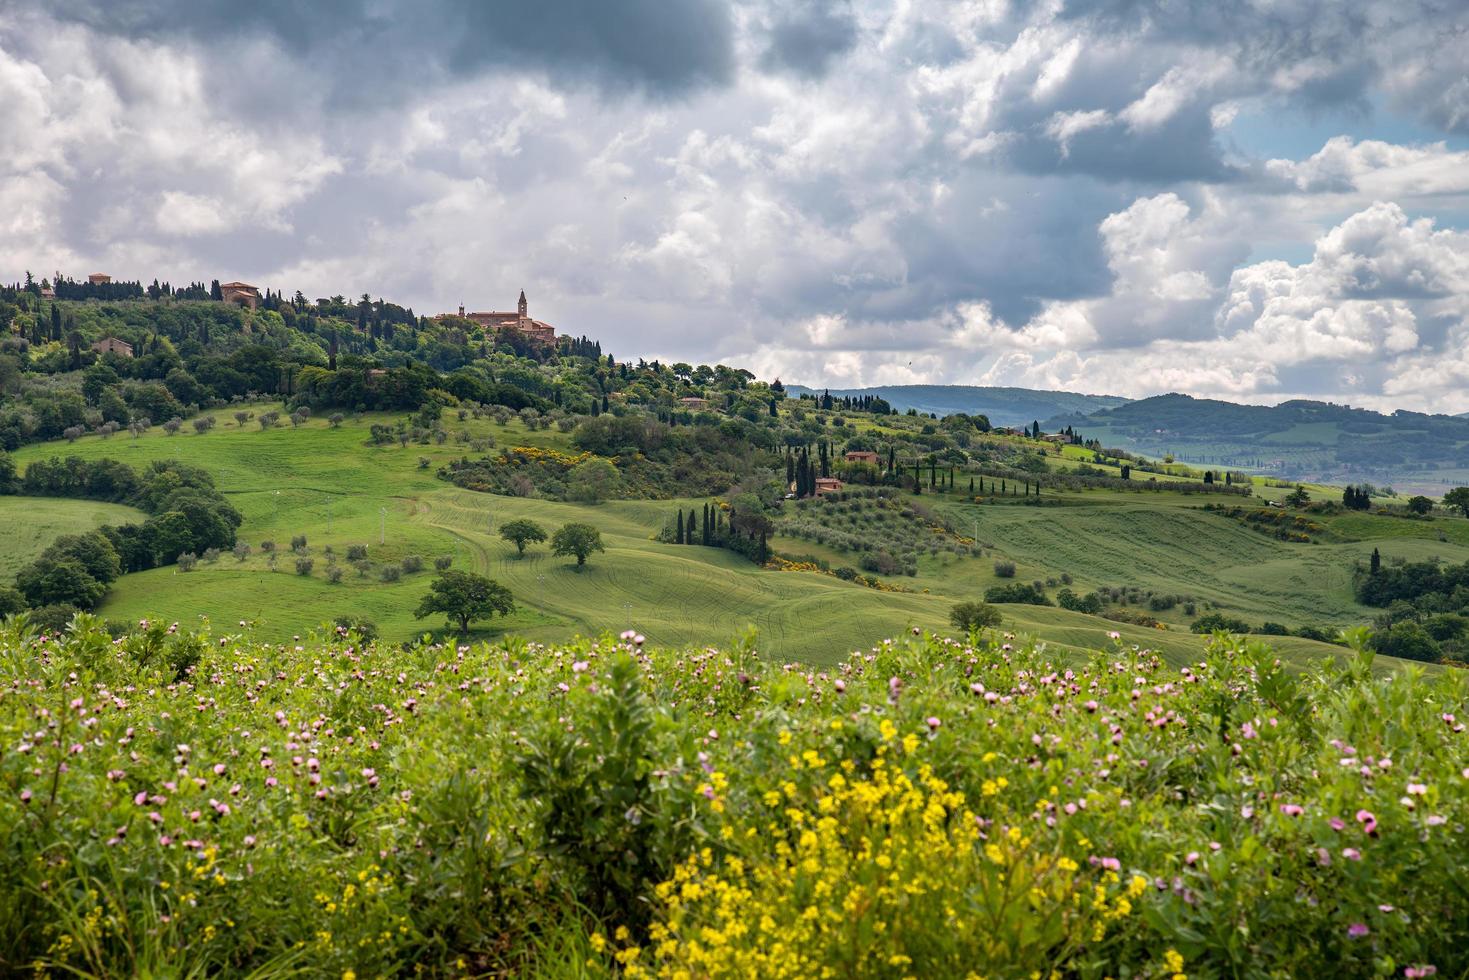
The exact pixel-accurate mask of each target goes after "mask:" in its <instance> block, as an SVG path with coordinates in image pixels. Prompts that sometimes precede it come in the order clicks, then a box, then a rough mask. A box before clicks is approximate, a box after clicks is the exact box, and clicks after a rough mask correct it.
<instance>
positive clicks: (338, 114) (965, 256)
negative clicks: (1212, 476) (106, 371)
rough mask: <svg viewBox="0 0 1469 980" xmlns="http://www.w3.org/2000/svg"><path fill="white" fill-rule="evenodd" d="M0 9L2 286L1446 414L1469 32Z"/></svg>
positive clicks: (104, 4) (1465, 243)
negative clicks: (132, 290)
mask: <svg viewBox="0 0 1469 980" xmlns="http://www.w3.org/2000/svg"><path fill="white" fill-rule="evenodd" d="M0 10H4V12H5V14H6V15H7V16H0V132H7V133H9V134H15V138H14V139H12V141H11V142H10V143H8V144H7V150H8V151H9V152H8V153H7V154H6V155H4V158H3V159H0V262H3V263H4V264H5V265H6V266H7V267H14V269H15V270H16V271H13V272H11V273H0V276H3V277H5V278H16V277H18V275H19V271H20V270H23V269H25V268H28V267H29V268H32V269H42V270H49V269H57V268H59V269H63V270H66V271H68V272H71V273H78V272H85V271H90V270H91V269H93V268H100V269H106V270H108V271H112V272H114V273H117V274H123V275H129V276H139V275H141V276H143V277H144V278H145V279H149V278H151V277H152V276H153V275H158V276H160V277H161V278H171V279H172V280H173V281H175V282H179V281H188V280H191V279H197V278H200V277H201V276H202V277H203V278H205V279H208V278H212V277H215V276H227V277H230V278H245V279H250V280H252V281H256V282H259V283H261V284H262V285H265V286H269V287H272V288H280V289H285V290H287V291H291V290H294V289H296V288H300V289H302V290H303V291H305V292H307V293H308V295H312V296H319V295H331V294H333V293H345V294H349V295H355V294H357V293H359V292H362V291H370V292H372V293H374V294H380V295H383V296H386V297H387V298H390V299H393V300H394V301H397V302H402V303H405V304H410V305H413V306H414V307H415V308H416V309H418V310H419V311H420V312H434V311H437V310H439V309H450V308H452V307H453V306H454V304H455V303H457V302H460V301H464V302H467V303H469V304H490V305H492V306H493V305H495V304H502V303H505V302H509V301H510V298H511V297H513V296H514V295H515V291H516V290H517V289H519V288H520V287H522V286H523V287H525V288H526V290H527V293H528V295H529V296H530V298H531V301H532V303H533V304H534V306H535V309H536V310H537V313H538V315H543V316H545V317H546V318H547V319H548V320H549V321H550V322H553V323H555V324H556V325H557V326H558V327H561V328H564V329H566V330H568V331H570V332H573V333H586V334H588V335H592V336H596V337H598V339H600V340H602V341H603V342H604V343H605V344H607V346H608V348H609V349H611V350H616V351H617V352H618V353H619V354H620V355H626V354H629V353H635V354H646V355H649V356H660V357H668V358H673V359H688V358H710V357H714V358H723V359H725V360H726V361H727V362H728V363H739V364H745V365H748V366H750V367H752V368H755V369H758V370H761V371H762V372H767V373H771V374H781V375H783V376H784V378H785V380H787V381H803V382H815V383H826V382H830V383H833V384H835V383H838V382H842V383H861V382H875V381H883V382H894V381H907V382H921V381H956V382H980V381H983V382H988V383H1003V384H1027V385H1032V386H1040V387H1058V386H1059V387H1066V386H1071V387H1077V386H1079V387H1082V388H1085V389H1087V390H1103V389H1107V390H1115V391H1118V392H1122V393H1128V394H1139V393H1147V392H1148V391H1152V390H1155V389H1156V390H1168V389H1170V388H1178V389H1188V390H1192V391H1197V392H1206V393H1209V394H1214V395H1224V396H1226V397H1265V396H1269V395H1271V394H1273V393H1279V392H1292V391H1294V392H1318V391H1319V392H1320V393H1323V394H1327V393H1331V392H1332V391H1333V390H1334V389H1333V385H1336V386H1337V389H1339V390H1342V391H1347V392H1348V393H1350V394H1351V396H1352V398H1353V401H1354V402H1357V401H1362V400H1364V399H1367V398H1370V397H1377V398H1380V399H1387V398H1397V397H1399V395H1398V394H1397V393H1398V392H1402V391H1410V392H1412V397H1413V399H1416V400H1417V403H1418V404H1425V403H1428V401H1429V400H1431V399H1433V398H1444V399H1449V400H1450V401H1449V402H1445V404H1448V403H1450V402H1451V403H1452V404H1454V405H1456V406H1458V407H1459V408H1460V409H1469V395H1459V394H1457V392H1459V391H1461V390H1462V388H1463V385H1462V378H1463V377H1469V300H1466V299H1464V297H1469V280H1466V275H1469V258H1466V257H1469V236H1466V235H1464V233H1462V232H1460V231H1458V230H1457V229H1458V228H1460V227H1463V224H1464V221H1465V217H1464V216H1465V215H1469V176H1466V175H1469V162H1466V161H1469V151H1466V150H1464V149H1463V148H1462V147H1461V146H1460V145H1459V142H1458V140H1457V134H1460V133H1466V132H1469V2H1466V0H1352V2H1346V0H1057V3H1056V4H1042V3H1031V2H1010V3H969V4H961V3H954V2H952V0H610V2H609V0H597V2H593V0H542V2H538V3H519V4H517V3H511V2H507V0H419V2H411V3H410V2H408V0H317V2H313V3H299V2H295V0H292V2H287V0H259V2H251V3H239V2H225V0H53V2H52V3H49V4H46V3H43V2H42V0H0ZM12 11H14V13H15V16H8V15H9V14H11V12H12ZM83 94H84V95H83ZM1343 107H1345V108H1346V109H1347V110H1348V111H1346V112H1343V111H1341V110H1342V109H1343ZM1353 108H1357V109H1359V110H1360V111H1359V112H1356V113H1353V112H1351V111H1350V110H1351V109H1353ZM1322 109H1329V111H1324V112H1323V111H1320V110H1322ZM1272 114H1273V115H1278V116H1280V117H1281V118H1282V119H1287V120H1289V119H1301V120H1304V119H1311V118H1331V119H1338V120H1348V121H1347V122H1346V123H1344V124H1343V125H1344V126H1345V130H1344V131H1342V132H1340V133H1339V134H1338V135H1336V136H1335V138H1333V139H1330V140H1329V141H1328V142H1327V143H1326V144H1325V145H1324V146H1322V147H1321V148H1320V150H1319V152H1318V151H1316V149H1315V148H1314V147H1308V148H1306V149H1305V150H1302V148H1301V147H1300V146H1298V145H1291V144H1289V143H1288V142H1287V141H1282V142H1281V144H1280V145H1279V146H1278V147H1276V146H1270V145H1268V144H1267V146H1266V147H1264V148H1262V147H1261V146H1260V145H1258V144H1259V142H1260V141H1261V140H1262V139H1264V140H1267V141H1268V140H1269V139H1271V138H1272V137H1270V136H1269V135H1268V134H1267V135H1266V136H1264V137H1261V136H1259V135H1258V134H1254V135H1250V136H1247V134H1249V133H1251V131H1250V130H1249V129H1248V128H1247V127H1250V126H1252V125H1253V123H1254V121H1255V120H1259V119H1261V118H1263V117H1266V116H1269V115H1272ZM1409 116H1411V117H1412V119H1413V120H1415V121H1416V122H1417V123H1418V124H1420V125H1419V128H1420V129H1426V130H1427V132H1429V133H1432V134H1434V135H1431V136H1429V137H1428V139H1430V140H1436V139H1437V138H1439V137H1440V136H1441V137H1443V138H1444V140H1445V142H1442V143H1439V142H1413V143H1405V142H1393V141H1392V139H1393V137H1392V136H1391V135H1390V134H1391V133H1393V132H1395V131H1397V132H1400V131H1401V124H1402V123H1403V122H1405V121H1407V117H1409ZM1236 120H1239V122H1236ZM1351 120H1356V121H1357V122H1359V123H1360V125H1357V124H1356V123H1353V122H1351ZM1384 120H1387V121H1389V122H1390V124H1391V126H1392V128H1390V129H1389V130H1388V131H1387V133H1385V134H1378V133H1374V131H1373V128H1372V127H1373V126H1374V125H1376V124H1377V123H1378V122H1382V121H1384ZM1266 128H1268V127H1266ZM1379 135H1381V137H1382V138H1374V137H1376V136H1379ZM1277 156H1280V157H1290V158H1289V159H1275V157H1277ZM1433 220H1437V222H1438V223H1437V224H1433V223H1432V222H1433ZM1313 242H1315V243H1316V245H1317V257H1315V258H1309V259H1308V257H1309V256H1311V254H1312V250H1311V245H1312V243H1313ZM1281 256H1291V259H1290V260H1289V261H1285V260H1284V259H1282V258H1281ZM1354 385H1355V386H1356V387H1355V388H1354V387H1352V386H1354ZM1425 393H1428V394H1425Z"/></svg>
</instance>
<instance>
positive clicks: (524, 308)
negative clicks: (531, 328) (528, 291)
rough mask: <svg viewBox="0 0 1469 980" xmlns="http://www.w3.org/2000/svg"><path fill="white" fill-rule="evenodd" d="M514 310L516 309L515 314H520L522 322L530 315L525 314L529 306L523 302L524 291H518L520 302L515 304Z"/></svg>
mask: <svg viewBox="0 0 1469 980" xmlns="http://www.w3.org/2000/svg"><path fill="white" fill-rule="evenodd" d="M515 309H516V312H518V313H519V314H520V318H521V319H522V320H524V319H525V318H526V317H527V316H529V315H530V314H528V313H527V312H526V311H527V310H529V309H530V304H529V303H527V302H526V301H525V290H524V289H522V290H521V291H520V302H519V303H517V304H516V306H515Z"/></svg>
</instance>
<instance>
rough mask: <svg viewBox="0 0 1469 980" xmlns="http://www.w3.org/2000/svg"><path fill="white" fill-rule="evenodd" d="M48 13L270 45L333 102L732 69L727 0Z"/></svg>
mask: <svg viewBox="0 0 1469 980" xmlns="http://www.w3.org/2000/svg"><path fill="white" fill-rule="evenodd" d="M51 13H52V15H53V16H54V17H56V18H57V19H59V20H62V21H74V22H79V23H82V24H85V25H87V26H89V27H91V28H93V29H95V30H98V31H102V32H104V33H108V34H114V35H125V36H129V37H146V38H149V39H152V40H158V41H169V40H172V39H175V38H177V37H179V36H180V35H183V36H186V37H188V38H190V39H192V40H193V41H195V42H197V43H202V44H206V45H213V46H217V47H220V48H224V49H228V48H229V47H231V46H232V45H238V44H240V43H241V42H244V41H248V40H253V39H258V38H265V39H267V40H269V41H271V42H272V43H274V44H275V45H277V46H278V47H279V48H280V49H281V50H283V51H284V52H286V53H287V54H288V55H291V56H292V57H293V58H294V59H296V60H297V61H298V62H299V66H300V67H302V68H305V69H307V70H309V71H314V72H315V73H316V74H318V76H319V78H320V79H321V80H322V83H323V84H324V85H326V86H327V87H328V89H329V95H330V96H331V97H332V98H331V99H330V101H332V102H335V103H348V104H352V103H364V102H371V101H374V100H377V99H392V98H397V97H401V96H403V95H405V94H408V93H410V92H413V91H417V90H421V89H422V88H424V87H426V86H432V85H433V84H437V83H443V82H446V81H453V80H456V79H460V78H465V77H473V76H476V75H479V74H483V73H486V72H492V71H496V70H524V69H532V70H540V71H544V72H545V73H546V74H547V75H548V76H550V77H552V78H553V79H558V80H562V81H565V80H571V81H575V82H589V83H592V84H595V85H597V86H599V87H602V88H605V89H608V90H612V91H622V90H640V91H645V92H649V93H652V94H660V95H671V94H678V93H682V92H686V91H689V90H692V89H698V88H701V87H705V86H710V85H718V84H723V83H726V82H728V81H729V79H730V77H731V75H732V73H733V71H734V51H733V30H734V28H733V21H732V17H731V12H730V9H729V6H728V4H726V3H724V2H722V0H678V2H676V3H668V2H665V0H618V2H616V3H609V2H605V0H536V2H534V3H510V2H485V0H312V2H310V3H305V4H303V3H298V2H295V0H249V2H245V3H240V2H236V0H151V2H149V0H130V2H111V0H103V2H89V0H62V2H60V3H58V4H56V5H55V7H54V8H52V10H51ZM237 81H238V80H237Z"/></svg>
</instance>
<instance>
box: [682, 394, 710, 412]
mask: <svg viewBox="0 0 1469 980" xmlns="http://www.w3.org/2000/svg"><path fill="white" fill-rule="evenodd" d="M678 403H679V404H680V405H682V406H683V407H684V408H691V409H695V410H698V409H704V408H708V407H709V400H708V399H707V398H697V397H694V396H692V395H691V396H689V397H688V398H680V399H679V400H678Z"/></svg>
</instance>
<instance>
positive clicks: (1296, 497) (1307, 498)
mask: <svg viewBox="0 0 1469 980" xmlns="http://www.w3.org/2000/svg"><path fill="white" fill-rule="evenodd" d="M1285 502H1286V505H1287V506H1290V507H1304V506H1306V505H1307V504H1309V503H1310V502H1311V495H1310V494H1309V493H1307V492H1306V488H1305V487H1303V486H1301V485H1300V484H1299V483H1297V484H1296V488H1295V489H1294V490H1292V491H1291V492H1290V493H1288V494H1287V495H1286V498H1285Z"/></svg>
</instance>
